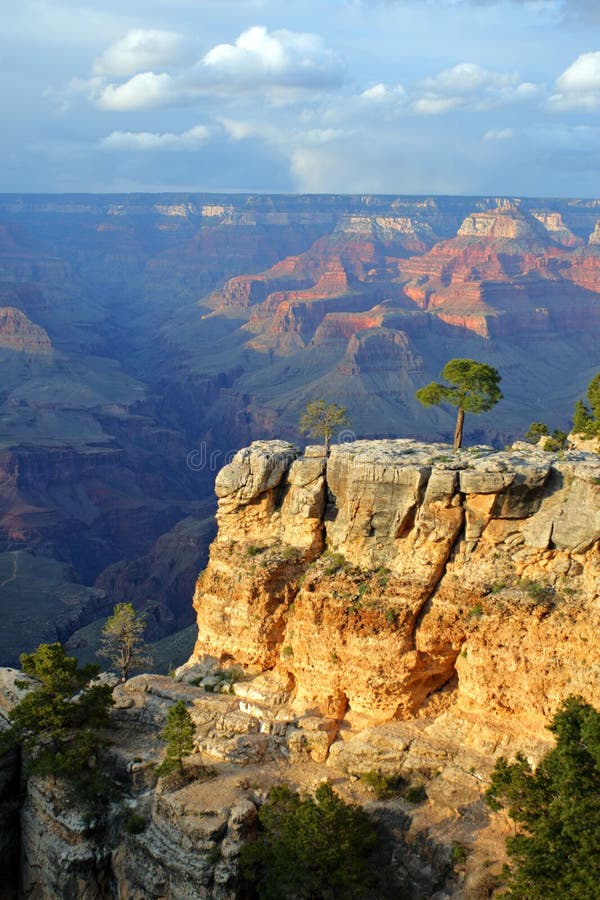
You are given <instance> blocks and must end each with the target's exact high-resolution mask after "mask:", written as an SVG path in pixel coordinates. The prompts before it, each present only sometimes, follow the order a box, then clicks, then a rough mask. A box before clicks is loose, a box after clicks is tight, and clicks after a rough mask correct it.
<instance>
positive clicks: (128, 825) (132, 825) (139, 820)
mask: <svg viewBox="0 0 600 900" xmlns="http://www.w3.org/2000/svg"><path fill="white" fill-rule="evenodd" d="M145 830H146V820H145V818H144V817H143V816H140V814H139V813H131V815H130V816H128V817H127V819H126V821H125V831H126V832H127V834H141V833H142V831H145Z"/></svg>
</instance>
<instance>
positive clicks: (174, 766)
mask: <svg viewBox="0 0 600 900" xmlns="http://www.w3.org/2000/svg"><path fill="white" fill-rule="evenodd" d="M195 733H196V729H195V728H194V723H193V721H192V717H191V716H190V714H189V712H188V711H187V709H186V707H185V703H184V702H183V700H178V701H177V702H176V703H174V704H173V706H172V707H171V709H170V710H169V713H168V715H167V723H166V725H165V727H164V728H163V730H162V731H161V733H160V736H161V738H162V739H163V741H166V742H167V749H166V751H165V758H164V759H163V761H162V763H161V764H160V766H159V767H158V769H157V772H158V774H159V775H169V774H170V773H171V772H175V771H177V772H183V758H184V757H185V756H189V755H190V753H193V751H194V735H195Z"/></svg>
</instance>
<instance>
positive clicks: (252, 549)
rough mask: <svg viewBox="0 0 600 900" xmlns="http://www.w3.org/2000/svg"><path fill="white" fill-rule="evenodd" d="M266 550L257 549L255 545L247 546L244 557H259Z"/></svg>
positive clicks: (262, 548) (264, 548) (263, 548)
mask: <svg viewBox="0 0 600 900" xmlns="http://www.w3.org/2000/svg"><path fill="white" fill-rule="evenodd" d="M266 549H267V548H266V547H258V546H257V545H256V544H248V546H247V547H246V556H250V557H252V556H260V554H261V553H264V552H265V550H266Z"/></svg>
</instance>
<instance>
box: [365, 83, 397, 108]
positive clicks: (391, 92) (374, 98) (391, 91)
mask: <svg viewBox="0 0 600 900" xmlns="http://www.w3.org/2000/svg"><path fill="white" fill-rule="evenodd" d="M405 96H406V91H405V90H404V87H403V86H402V85H401V84H397V85H395V86H394V87H388V86H387V85H386V84H383V82H380V83H379V84H374V85H373V87H370V88H367V89H366V90H365V91H363V92H362V94H361V95H360V98H361V100H366V101H367V102H368V103H378V104H381V103H390V102H394V101H398V100H404V98H405Z"/></svg>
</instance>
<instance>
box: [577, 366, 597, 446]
mask: <svg viewBox="0 0 600 900" xmlns="http://www.w3.org/2000/svg"><path fill="white" fill-rule="evenodd" d="M586 393H587V399H588V403H589V404H590V405H589V406H586V404H585V403H584V402H583V400H578V401H577V403H576V404H575V412H574V415H573V431H574V432H575V434H580V435H582V436H583V437H596V436H597V435H600V372H598V374H597V375H595V376H594V377H593V378H592V380H591V381H590V383H589V384H588V387H587V391H586Z"/></svg>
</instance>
